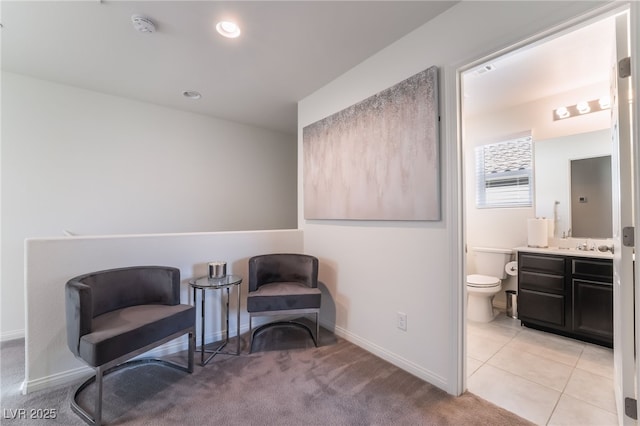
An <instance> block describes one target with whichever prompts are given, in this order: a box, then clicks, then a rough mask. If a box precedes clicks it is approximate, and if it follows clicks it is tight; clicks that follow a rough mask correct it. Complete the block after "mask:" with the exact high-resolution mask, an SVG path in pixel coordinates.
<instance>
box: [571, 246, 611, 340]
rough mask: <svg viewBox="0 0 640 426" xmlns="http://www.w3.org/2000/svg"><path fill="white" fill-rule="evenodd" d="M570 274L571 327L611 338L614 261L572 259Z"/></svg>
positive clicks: (599, 336)
mask: <svg viewBox="0 0 640 426" xmlns="http://www.w3.org/2000/svg"><path fill="white" fill-rule="evenodd" d="M571 262H572V275H571V291H572V294H571V296H572V303H573V306H572V308H573V309H572V313H573V317H572V323H573V331H574V332H575V333H577V334H579V335H582V336H585V337H587V338H589V337H591V338H594V339H602V340H604V341H605V342H608V343H609V344H610V343H612V342H613V262H612V261H608V260H599V259H597V260H596V259H593V260H592V259H573V260H572V261H571Z"/></svg>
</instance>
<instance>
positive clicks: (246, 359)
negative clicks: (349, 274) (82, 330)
mask: <svg viewBox="0 0 640 426" xmlns="http://www.w3.org/2000/svg"><path fill="white" fill-rule="evenodd" d="M243 338H244V341H243V351H244V352H243V354H242V355H241V356H238V357H235V356H216V357H215V358H214V359H213V360H212V361H211V362H210V363H209V364H208V365H206V366H205V367H201V366H200V365H199V353H196V360H197V361H198V362H197V363H196V367H195V371H194V373H193V374H191V375H189V374H186V373H182V372H180V371H177V370H173V369H170V368H166V367H162V366H157V365H153V364H147V365H143V366H138V367H132V368H129V369H124V370H120V371H118V372H116V373H113V374H111V375H109V376H107V378H106V379H105V385H104V411H103V419H104V421H105V422H106V423H108V424H113V425H116V424H117V425H125V424H126V425H174V424H183V425H212V424H217V425H530V424H531V423H529V422H528V421H526V420H524V419H522V418H520V417H518V416H516V415H515V414H512V413H510V412H508V411H506V410H504V409H502V408H499V407H496V406H495V405H493V404H491V403H489V402H487V401H484V400H482V399H480V398H478V397H477V396H475V395H472V394H469V393H465V394H464V395H462V396H460V397H458V398H455V397H452V396H450V395H448V394H446V393H445V392H443V391H441V390H440V389H438V388H436V387H434V386H432V385H430V384H428V383H425V382H424V381H422V380H420V379H418V378H416V377H414V376H412V375H411V374H409V373H407V372H405V371H403V370H400V369H399V368H397V367H395V366H393V365H391V364H389V363H388V362H386V361H383V360H382V359H380V358H378V357H376V356H374V355H372V354H370V353H369V352H367V351H365V350H363V349H361V348H359V347H357V346H355V345H353V344H351V343H349V342H347V341H345V340H343V339H340V338H336V337H335V336H333V335H332V334H331V333H329V332H328V331H327V330H324V329H323V330H321V339H320V347H318V348H315V347H314V346H313V343H312V342H311V339H309V337H308V335H307V334H306V333H305V332H303V331H302V330H300V329H297V328H290V327H284V328H272V329H269V330H267V331H265V332H264V333H262V334H261V335H260V337H258V338H257V339H256V341H255V345H254V353H252V354H250V355H249V354H247V353H246V352H247V351H246V336H244V337H243ZM174 358H175V359H176V360H179V359H180V358H178V357H174ZM0 359H1V360H2V365H1V382H0V383H1V398H2V399H1V402H0V405H1V408H2V418H1V419H0V420H1V423H2V424H3V425H34V424H36V425H37V424H43V425H44V424H46V425H54V424H62V425H83V424H84V423H83V422H82V420H80V418H79V417H77V416H76V415H75V414H74V413H73V412H72V411H71V409H70V407H69V401H70V400H71V398H72V395H73V392H74V391H75V388H76V387H77V385H72V386H65V387H59V388H56V389H50V390H44V391H38V392H33V393H31V394H29V395H21V394H20V392H19V386H20V383H21V381H22V380H23V378H24V340H15V341H11V342H5V343H2V344H1V345H0ZM92 396H93V387H90V388H88V389H87V390H85V392H84V395H83V396H82V399H81V403H82V404H83V405H84V403H86V404H87V406H91V405H90V404H91V401H92V400H93V399H92ZM19 409H26V413H27V416H29V412H30V410H32V409H36V410H37V409H55V410H56V411H57V416H56V419H55V420H34V419H28V418H27V419H15V418H12V417H14V413H16V412H17V411H16V410H19Z"/></svg>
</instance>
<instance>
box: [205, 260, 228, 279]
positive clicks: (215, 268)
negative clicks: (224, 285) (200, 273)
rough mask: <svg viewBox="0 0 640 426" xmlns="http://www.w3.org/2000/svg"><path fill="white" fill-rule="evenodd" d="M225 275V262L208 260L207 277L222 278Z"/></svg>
mask: <svg viewBox="0 0 640 426" xmlns="http://www.w3.org/2000/svg"><path fill="white" fill-rule="evenodd" d="M226 276H227V262H222V261H218V262H209V278H224V277H226Z"/></svg>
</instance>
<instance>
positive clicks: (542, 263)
mask: <svg viewBox="0 0 640 426" xmlns="http://www.w3.org/2000/svg"><path fill="white" fill-rule="evenodd" d="M518 268H519V269H521V270H527V271H540V272H549V273H552V274H559V275H564V257H558V256H544V255H537V254H531V253H521V254H520V256H519V257H518Z"/></svg>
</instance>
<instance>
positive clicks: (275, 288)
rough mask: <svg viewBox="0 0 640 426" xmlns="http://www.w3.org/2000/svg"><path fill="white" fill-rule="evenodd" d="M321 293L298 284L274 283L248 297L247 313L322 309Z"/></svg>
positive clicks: (260, 288)
mask: <svg viewBox="0 0 640 426" xmlns="http://www.w3.org/2000/svg"><path fill="white" fill-rule="evenodd" d="M320 299H321V292H320V289H318V288H310V287H307V286H306V285H305V284H301V283H297V282H273V283H269V284H264V285H262V286H260V287H259V288H258V289H257V290H256V291H254V292H252V293H251V294H249V296H248V297H247V312H265V311H283V310H289V309H313V308H319V307H320Z"/></svg>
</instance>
